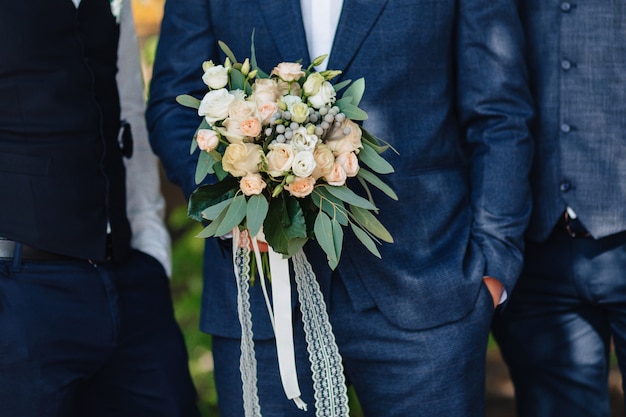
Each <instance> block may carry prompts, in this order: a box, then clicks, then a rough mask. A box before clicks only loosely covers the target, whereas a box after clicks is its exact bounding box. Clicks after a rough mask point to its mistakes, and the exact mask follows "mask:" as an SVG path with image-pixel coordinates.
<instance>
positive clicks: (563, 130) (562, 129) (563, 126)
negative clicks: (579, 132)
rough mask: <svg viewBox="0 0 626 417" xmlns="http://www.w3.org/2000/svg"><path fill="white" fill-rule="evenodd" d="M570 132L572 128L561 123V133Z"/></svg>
mask: <svg viewBox="0 0 626 417" xmlns="http://www.w3.org/2000/svg"><path fill="white" fill-rule="evenodd" d="M571 130H572V127H571V126H570V125H568V124H567V123H563V124H562V125H561V132H563V133H569V132H570V131H571Z"/></svg>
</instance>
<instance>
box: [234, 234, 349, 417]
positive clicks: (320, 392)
mask: <svg viewBox="0 0 626 417" xmlns="http://www.w3.org/2000/svg"><path fill="white" fill-rule="evenodd" d="M250 244H251V245H252V248H253V250H254V256H255V258H256V261H257V265H258V268H257V270H258V273H259V277H260V280H261V286H262V289H263V295H264V298H265V303H266V306H267V310H268V314H269V316H270V320H271V322H272V326H273V328H274V334H275V337H276V351H277V356H278V366H279V371H280V378H281V382H282V385H283V389H284V391H285V394H286V395H287V398H289V399H291V400H293V401H294V402H295V404H296V405H297V406H298V408H299V409H301V410H305V411H306V409H307V405H306V403H304V401H302V399H301V398H300V395H301V394H300V387H299V385H298V373H297V371H296V360H295V349H294V343H293V323H292V306H291V283H290V278H289V261H288V260H287V259H284V257H283V255H281V254H279V253H276V252H275V251H274V250H272V248H271V247H269V246H268V255H269V265H270V271H271V274H272V276H271V283H272V300H271V301H270V299H269V296H268V292H267V288H266V284H265V276H264V271H263V266H262V260H261V253H260V250H259V246H258V242H257V238H256V237H255V238H252V239H249V236H248V233H247V231H244V232H239V230H238V229H237V228H236V229H234V230H233V260H234V263H235V275H236V278H237V283H238V284H237V288H238V291H239V292H238V310H239V320H240V322H241V329H242V339H241V362H240V370H241V377H242V382H243V397H244V409H245V416H246V417H259V416H261V410H260V406H259V399H258V393H257V388H256V382H257V375H256V359H255V357H254V342H253V340H252V319H251V315H250V301H249V294H247V291H248V288H249V283H248V281H249V279H250V267H249V261H250V252H251V251H250ZM293 260H294V271H295V280H296V283H297V291H298V296H299V300H300V308H301V311H302V320H303V324H304V330H305V335H306V342H307V350H308V352H309V359H310V361H311V370H312V372H313V388H314V391H315V400H316V401H315V406H316V416H317V417H348V415H349V407H348V397H347V392H346V383H345V377H344V375H343V365H342V363H341V356H340V355H339V350H338V348H337V344H336V342H335V337H334V335H333V333H332V327H331V325H330V322H329V320H328V314H327V313H326V305H325V303H324V300H323V296H322V293H321V291H320V288H319V284H318V283H317V281H316V280H315V274H314V273H313V270H312V268H311V265H310V264H309V263H308V261H307V260H306V257H305V256H304V253H303V252H302V251H300V252H298V254H296V255H295V256H294V257H293ZM243 293H246V294H243Z"/></svg>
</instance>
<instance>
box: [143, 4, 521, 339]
mask: <svg viewBox="0 0 626 417" xmlns="http://www.w3.org/2000/svg"><path fill="white" fill-rule="evenodd" d="M253 28H254V29H255V47H256V55H257V59H258V63H259V66H260V67H261V68H264V69H265V70H266V71H269V70H271V68H273V66H274V65H276V64H277V63H279V62H281V61H295V60H299V59H302V60H303V62H304V63H307V62H308V61H309V53H308V51H307V44H306V39H305V31H304V28H303V25H302V18H301V11H300V8H299V2H298V1H295V0H292V1H276V0H265V1H260V0H239V1H229V0H168V1H167V3H166V9H165V18H164V21H163V25H162V29H161V40H160V44H159V47H158V52H157V57H156V62H155V67H154V78H153V81H152V88H151V97H150V103H149V110H148V123H149V127H150V129H151V136H152V137H151V140H152V144H153V147H154V149H155V150H156V152H157V153H158V154H159V155H160V157H161V159H162V161H163V164H164V166H165V169H166V171H167V173H168V175H169V178H170V179H171V180H173V181H174V182H175V183H177V184H179V185H180V186H181V187H182V188H183V190H184V191H185V193H186V194H187V195H189V194H190V193H191V191H192V190H193V188H194V187H195V184H194V170H195V161H196V159H197V155H194V156H193V157H189V155H188V150H189V144H190V140H191V138H192V137H193V134H194V130H195V129H196V127H197V125H198V123H199V118H198V116H197V115H196V114H195V113H194V112H193V111H191V110H189V109H186V108H183V107H182V106H179V105H177V104H176V103H175V102H174V99H175V97H176V96H177V95H178V94H183V93H187V94H192V95H195V96H197V97H202V95H203V94H204V93H205V88H206V87H205V86H204V85H203V83H202V81H201V75H202V71H201V63H202V61H204V60H207V59H213V60H214V62H222V60H223V56H221V55H220V52H219V49H218V46H217V41H218V40H222V41H224V42H226V44H228V45H229V46H230V48H231V49H232V50H233V52H234V53H235V55H236V56H237V58H238V59H239V60H243V58H245V57H247V56H249V54H250V38H251V32H252V29H253ZM328 68H329V69H341V70H343V71H344V72H343V74H342V76H341V79H352V80H355V79H357V78H360V77H365V79H366V91H365V96H364V98H363V101H362V102H361V106H362V107H363V109H364V110H366V111H367V112H368V114H369V119H368V120H367V121H366V122H365V123H364V126H365V127H366V128H367V129H368V130H369V131H371V132H372V133H374V134H375V135H377V136H379V137H381V138H384V139H386V140H388V141H389V142H390V143H391V144H392V145H393V146H394V147H395V149H397V151H398V152H399V155H393V154H392V153H391V152H389V153H387V155H386V156H387V158H388V159H389V160H390V162H391V163H392V164H393V165H394V167H395V169H396V172H395V173H394V174H392V175H389V176H388V177H387V178H386V180H387V181H388V183H389V184H390V185H391V186H392V187H393V188H394V189H395V191H396V192H397V194H398V196H399V201H398V202H395V201H391V200H390V199H388V198H386V197H384V196H382V195H377V196H375V199H376V202H377V204H378V206H379V208H380V220H381V221H382V223H383V224H384V225H385V226H386V227H387V228H388V229H389V231H390V232H391V234H392V235H393V237H394V239H395V243H394V244H391V245H384V246H383V247H382V248H381V254H382V260H379V259H377V258H375V257H374V256H372V255H370V254H369V253H368V252H367V251H366V250H365V249H363V248H362V246H361V244H360V243H358V241H357V240H356V238H355V237H354V236H352V235H351V233H350V232H347V233H346V238H345V242H344V249H343V254H342V258H341V263H340V265H339V267H338V274H336V275H334V276H340V277H341V279H342V280H343V281H344V283H345V285H346V287H347V289H348V291H349V293H350V297H351V300H352V302H353V304H354V306H355V308H357V309H367V308H372V307H377V308H379V309H380V310H381V311H382V313H383V314H384V315H385V316H386V317H387V318H388V319H389V320H390V321H391V322H392V323H394V324H395V325H397V326H400V327H403V328H409V329H424V328H429V327H433V326H438V325H441V324H444V323H448V322H452V321H455V320H458V319H459V318H461V317H463V316H464V315H466V314H467V313H468V312H470V311H471V309H472V308H473V307H474V303H475V300H476V297H477V294H478V292H479V289H480V287H481V285H482V278H483V276H485V275H489V276H493V277H496V278H497V279H499V280H500V281H501V282H502V283H504V285H505V288H506V289H507V291H509V292H510V291H511V290H512V288H513V285H514V283H515V280H516V278H517V276H518V273H519V271H520V266H521V262H522V235H523V232H524V229H525V227H526V225H527V221H528V217H529V213H530V207H531V204H530V192H529V186H528V173H529V168H530V165H531V158H532V155H531V153H532V144H531V139H530V137H529V132H528V122H529V119H530V118H531V115H532V109H531V104H530V102H531V100H530V98H529V92H528V89H527V79H526V70H525V66H524V62H523V40H522V32H521V29H520V23H519V20H518V16H517V12H516V6H515V2H514V1H513V0H499V1H492V0H471V1H468V0H436V1H433V0H376V1H373V0H345V1H344V6H343V11H342V14H341V18H340V21H339V25H338V28H337V32H336V36H335V41H334V45H333V48H332V51H331V52H330V57H329V63H328ZM308 246H309V248H307V250H308V253H307V254H308V256H309V259H310V260H311V262H312V264H313V265H314V268H315V269H316V273H317V276H318V279H319V280H320V282H321V284H322V287H323V288H326V287H327V283H328V280H329V279H330V276H331V275H330V270H329V269H328V266H327V265H326V262H325V260H324V257H323V256H321V254H320V253H319V251H316V250H312V249H311V248H312V247H314V246H315V245H308ZM205 273H206V275H205V276H206V279H205V298H204V306H203V323H202V327H203V329H204V330H206V331H208V332H210V333H214V334H218V335H222V336H232V337H235V336H237V335H238V334H239V333H240V332H239V324H238V322H237V315H236V308H235V305H236V289H235V284H234V278H233V274H232V266H231V263H230V255H228V254H227V253H225V252H224V251H221V250H220V249H219V248H218V244H217V243H216V241H215V240H211V241H209V242H207V255H206V258H205ZM253 292H256V289H253ZM327 296H328V295H327ZM330 296H332V294H331V295H330ZM256 297H258V294H253V298H256ZM256 301H260V300H256ZM253 302H254V299H253ZM263 309H264V305H263V303H262V302H258V303H257V305H255V306H253V316H254V315H255V314H256V315H260V316H267V313H266V312H264V311H263ZM257 312H258V313H257ZM255 334H256V335H257V336H260V337H269V336H271V334H272V333H271V328H270V326H269V322H268V321H266V320H263V321H262V322H259V323H258V324H257V323H255Z"/></svg>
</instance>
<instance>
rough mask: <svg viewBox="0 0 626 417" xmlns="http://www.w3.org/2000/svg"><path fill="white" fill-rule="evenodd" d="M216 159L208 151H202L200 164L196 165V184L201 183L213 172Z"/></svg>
mask: <svg viewBox="0 0 626 417" xmlns="http://www.w3.org/2000/svg"><path fill="white" fill-rule="evenodd" d="M214 164H215V160H214V159H213V158H212V157H211V155H209V154H208V152H204V151H202V152H200V155H199V156H198V164H197V165H196V178H195V179H196V184H200V183H201V182H202V181H204V179H205V178H206V176H207V175H209V174H213V173H214V172H215V171H214V170H213V165H214Z"/></svg>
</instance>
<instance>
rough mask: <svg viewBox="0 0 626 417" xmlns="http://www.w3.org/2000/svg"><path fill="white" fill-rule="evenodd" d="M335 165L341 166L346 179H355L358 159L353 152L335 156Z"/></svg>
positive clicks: (357, 170)
mask: <svg viewBox="0 0 626 417" xmlns="http://www.w3.org/2000/svg"><path fill="white" fill-rule="evenodd" d="M335 163H336V164H339V165H341V167H342V168H343V170H344V171H346V176H347V177H348V178H351V177H356V174H358V173H359V159H358V158H357V157H356V154H355V153H354V152H347V153H342V154H341V155H339V156H337V159H335Z"/></svg>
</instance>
